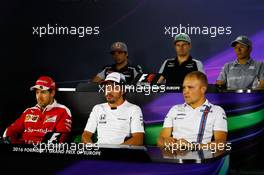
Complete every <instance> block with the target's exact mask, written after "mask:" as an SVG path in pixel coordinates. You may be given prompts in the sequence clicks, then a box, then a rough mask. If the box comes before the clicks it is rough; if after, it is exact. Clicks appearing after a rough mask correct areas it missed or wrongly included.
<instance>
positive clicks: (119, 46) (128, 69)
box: [92, 42, 142, 84]
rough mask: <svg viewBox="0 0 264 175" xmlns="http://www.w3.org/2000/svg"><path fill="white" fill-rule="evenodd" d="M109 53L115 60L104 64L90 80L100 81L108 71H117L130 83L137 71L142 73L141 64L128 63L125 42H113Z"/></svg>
mask: <svg viewBox="0 0 264 175" xmlns="http://www.w3.org/2000/svg"><path fill="white" fill-rule="evenodd" d="M110 53H111V55H112V57H113V59H114V61H115V64H112V65H107V66H105V67H104V68H103V70H102V71H101V72H99V73H98V74H97V75H96V76H95V77H94V78H93V79H92V82H95V83H100V82H102V81H103V80H104V79H105V77H106V76H107V75H108V74H109V73H111V72H119V73H122V74H123V75H124V76H125V78H126V83H127V84H130V83H131V82H132V80H133V79H134V78H135V77H136V76H137V75H138V74H139V73H142V69H141V66H139V65H136V66H134V65H130V64H129V63H128V49H127V45H126V44H125V43H123V42H115V43H113V44H112V46H111V50H110Z"/></svg>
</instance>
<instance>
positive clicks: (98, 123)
mask: <svg viewBox="0 0 264 175" xmlns="http://www.w3.org/2000/svg"><path fill="white" fill-rule="evenodd" d="M96 130H97V135H98V143H99V144H122V143H123V142H124V141H125V139H126V138H127V137H130V136H131V134H132V133H137V132H140V133H144V126H143V115H142V112H141V109H140V107H139V106H137V105H134V104H132V103H129V102H128V101H125V102H124V103H123V104H122V105H120V106H118V107H117V108H116V109H111V107H110V106H109V105H108V103H103V104H98V105H95V106H94V108H93V110H92V112H91V113H90V117H89V119H88V122H87V124H86V127H85V131H89V132H91V133H95V131H96Z"/></svg>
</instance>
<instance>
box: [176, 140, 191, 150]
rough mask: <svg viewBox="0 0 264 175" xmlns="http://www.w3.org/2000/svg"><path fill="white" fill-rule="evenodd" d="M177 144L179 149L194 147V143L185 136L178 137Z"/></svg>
mask: <svg viewBox="0 0 264 175" xmlns="http://www.w3.org/2000/svg"><path fill="white" fill-rule="evenodd" d="M176 144H177V148H178V149H191V148H192V147H191V146H192V144H191V143H190V142H188V141H187V140H185V139H183V138H181V139H178V140H177V142H176Z"/></svg>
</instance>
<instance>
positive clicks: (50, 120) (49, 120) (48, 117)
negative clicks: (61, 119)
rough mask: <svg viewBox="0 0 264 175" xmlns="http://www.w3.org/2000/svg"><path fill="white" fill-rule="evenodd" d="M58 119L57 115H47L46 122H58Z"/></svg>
mask: <svg viewBox="0 0 264 175" xmlns="http://www.w3.org/2000/svg"><path fill="white" fill-rule="evenodd" d="M56 119H57V116H56V115H53V116H46V118H45V121H44V122H45V123H47V122H56Z"/></svg>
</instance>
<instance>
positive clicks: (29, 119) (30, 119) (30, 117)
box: [25, 114, 39, 122]
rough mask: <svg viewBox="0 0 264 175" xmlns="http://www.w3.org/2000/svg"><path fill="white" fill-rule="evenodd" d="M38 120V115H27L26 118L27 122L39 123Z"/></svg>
mask: <svg viewBox="0 0 264 175" xmlns="http://www.w3.org/2000/svg"><path fill="white" fill-rule="evenodd" d="M38 118H39V116H38V115H33V114H27V115H26V117H25V122H37V121H38Z"/></svg>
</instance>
